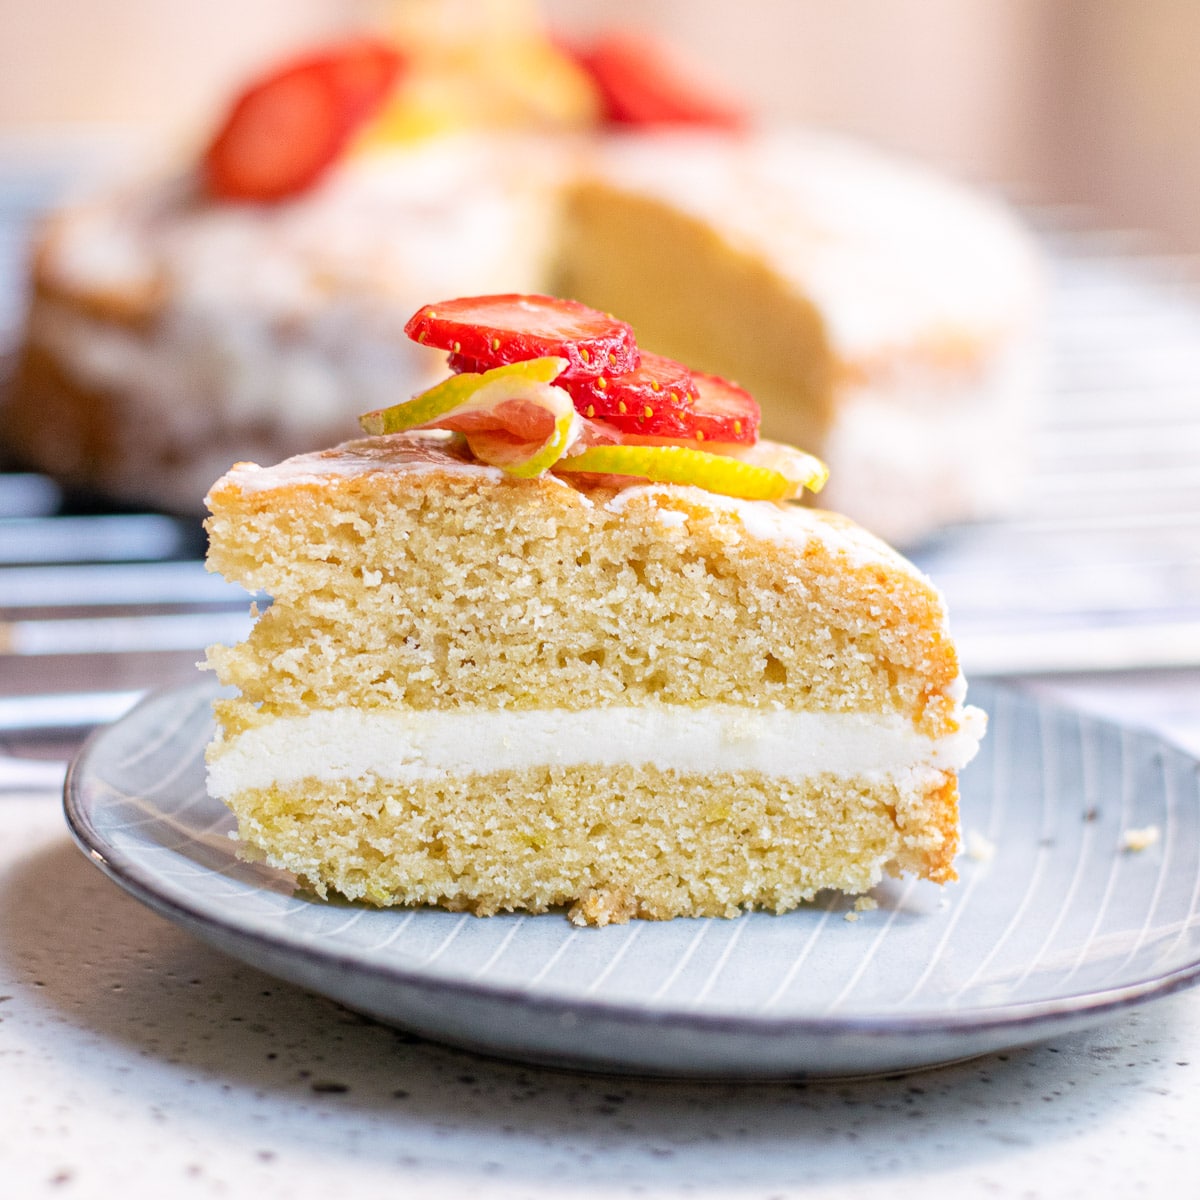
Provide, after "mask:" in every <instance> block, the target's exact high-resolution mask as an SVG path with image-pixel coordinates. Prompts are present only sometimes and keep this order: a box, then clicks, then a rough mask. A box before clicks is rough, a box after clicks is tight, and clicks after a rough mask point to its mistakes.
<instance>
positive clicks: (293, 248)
mask: <svg viewBox="0 0 1200 1200" xmlns="http://www.w3.org/2000/svg"><path fill="white" fill-rule="evenodd" d="M486 11H487V12H488V13H489V14H491V19H492V20H502V23H501V24H500V25H492V26H490V27H489V26H487V25H483V26H480V27H476V28H474V29H470V28H464V27H463V26H462V25H461V24H459V25H457V26H455V30H454V33H453V35H452V36H448V35H447V33H446V31H445V28H444V26H443V25H441V24H438V23H436V22H435V23H433V24H432V25H425V24H416V25H412V26H407V27H404V28H402V29H398V30H396V31H392V32H390V33H389V34H387V35H386V36H385V35H373V36H371V37H363V38H360V39H355V40H353V41H350V42H346V43H342V44H340V45H337V46H331V47H325V48H322V49H319V50H315V51H314V52H313V53H312V54H311V55H309V56H306V57H302V58H300V59H296V60H294V61H291V62H289V63H287V64H284V65H283V66H281V67H279V68H277V69H274V70H271V71H269V72H267V73H265V74H264V76H263V77H262V78H261V79H260V80H257V81H255V82H254V83H253V84H251V85H250V86H249V87H248V88H247V89H246V91H245V93H244V94H243V95H242V96H240V97H238V98H237V99H236V101H235V102H234V103H232V104H231V106H230V108H229V110H228V113H227V115H226V116H225V118H224V119H223V121H222V122H221V123H219V126H218V128H216V129H214V130H213V132H212V136H211V139H210V141H209V142H208V144H207V145H206V146H204V147H202V148H201V149H200V150H198V151H197V153H196V154H195V155H194V156H193V159H192V161H190V162H189V163H187V164H186V165H185V167H184V168H183V169H181V170H178V171H175V172H173V173H168V174H166V175H164V176H160V177H157V178H153V179H147V180H143V181H140V182H135V183H130V184H128V185H127V186H125V187H123V188H120V189H117V190H114V191H112V192H109V193H108V194H105V195H101V196H97V197H95V198H94V199H93V200H91V201H90V202H84V203H82V204H79V205H75V206H72V207H71V208H69V209H66V210H64V211H61V212H58V213H56V214H54V215H53V216H52V217H51V218H50V219H49V220H48V221H47V223H46V226H45V229H44V231H43V233H42V236H41V238H40V240H39V242H38V245H37V248H36V255H35V260H34V268H33V300H32V304H31V308H30V312H29V318H28V322H27V325H26V331H25V337H24V344H23V347H22V350H21V353H20V356H19V363H18V367H17V371H16V376H15V379H14V380H13V381H12V386H11V387H10V388H9V389H8V391H7V399H6V402H5V404H4V406H3V408H2V409H0V447H2V448H3V451H4V452H5V453H6V455H7V456H8V457H9V458H10V460H12V461H17V462H20V463H22V464H25V465H29V466H33V467H35V468H38V469H42V470H44V471H47V472H48V473H50V474H52V475H54V476H56V477H58V478H59V479H61V480H63V481H65V482H66V483H68V484H69V485H71V486H73V487H76V488H80V489H84V490H87V491H93V492H96V493H99V494H101V495H103V496H107V497H110V498H113V499H116V500H119V501H122V502H133V503H139V504H147V505H151V506H156V507H163V508H167V509H173V510H177V511H184V512H187V511H192V510H194V509H195V508H196V507H197V505H198V498H199V497H200V496H201V495H203V493H204V490H205V487H206V486H207V484H208V482H209V481H210V480H211V479H212V478H213V477H214V476H216V475H217V474H220V472H221V471H223V470H224V469H225V468H226V467H227V466H228V465H229V463H231V462H233V461H235V460H237V459H244V458H254V459H260V460H263V461H270V460H274V459H277V458H280V457H283V456H286V455H288V454H292V453H296V452H302V451H305V450H310V449H314V448H316V447H319V446H322V445H327V444H329V443H330V442H332V441H335V440H337V438H338V437H340V436H341V432H340V431H342V430H344V428H345V422H346V420H347V418H348V417H352V416H353V414H355V413H357V412H359V411H362V410H364V409H372V408H378V407H383V406H385V405H387V404H390V403H394V402H395V401H396V400H398V399H402V398H404V397H406V396H408V395H410V394H411V393H412V392H413V391H414V390H416V389H417V388H419V387H421V386H422V385H423V384H424V383H426V382H428V381H429V380H430V379H431V378H433V377H434V376H435V375H436V373H437V372H438V371H439V370H440V369H441V367H442V365H443V363H444V355H442V354H440V353H439V352H436V351H433V350H429V349H426V348H423V347H419V346H413V345H409V344H406V343H405V341H404V339H403V338H402V337H401V336H399V334H400V331H401V328H402V326H403V324H404V321H405V319H406V318H407V316H408V315H409V314H410V313H411V312H412V310H413V309H414V308H415V307H416V305H417V304H419V303H420V302H421V300H422V298H423V297H425V296H428V295H439V294H441V295H449V294H463V293H481V292H526V291H551V292H554V293H556V294H561V295H569V296H574V297H576V298H578V299H580V300H582V301H584V302H586V303H590V304H593V305H595V306H597V307H599V308H602V309H606V310H610V311H619V312H621V313H623V314H625V315H626V316H627V317H628V318H629V319H630V320H631V321H633V322H634V323H635V325H636V326H637V328H638V330H639V334H640V337H641V341H642V343H643V345H644V346H645V347H646V348H648V349H651V350H654V351H657V352H659V353H662V354H666V355H669V356H672V357H675V358H680V359H684V360H686V361H688V362H691V363H694V364H695V365H696V366H697V367H699V368H701V369H703V370H707V371H711V372H714V373H716V374H719V375H722V376H725V377H728V378H733V379H737V380H739V381H740V382H742V383H744V384H745V385H746V386H747V387H749V388H750V389H751V390H752V391H753V392H754V393H755V394H756V395H757V396H758V398H759V401H760V403H761V404H762V407H763V420H764V431H765V432H766V433H767V434H768V435H771V436H775V437H779V438H782V439H784V440H790V441H797V442H800V443H802V444H804V445H806V446H809V447H810V448H812V449H813V450H814V451H815V452H817V453H819V454H821V455H822V456H823V457H824V458H825V459H826V460H827V461H828V462H829V463H830V465H831V467H832V469H833V476H832V478H833V482H832V483H831V485H830V487H831V491H832V500H831V503H832V504H833V505H835V506H836V507H837V508H838V509H839V510H842V511H844V512H847V513H849V514H851V515H852V516H854V517H855V518H856V519H858V520H860V521H862V522H863V523H864V524H865V525H867V526H868V527H869V528H871V529H873V530H875V531H877V532H879V533H880V534H881V535H883V536H885V537H887V538H889V539H890V540H893V541H900V542H912V541H914V540H915V539H917V538H919V537H920V536H922V535H923V534H925V533H927V532H928V531H929V530H931V529H932V528H935V527H936V526H938V525H939V524H942V523H945V522H949V521H955V520H961V519H970V518H974V517H980V516H987V515H989V514H991V513H993V512H995V511H997V510H998V509H1000V508H1002V507H1003V505H1004V503H1005V502H1006V499H1007V497H1009V496H1011V495H1012V493H1013V488H1012V480H1013V478H1014V475H1016V474H1018V473H1019V470H1020V464H1021V462H1022V460H1023V457H1024V450H1025V428H1026V408H1027V404H1028V401H1029V399H1030V395H1031V391H1032V388H1033V386H1034V373H1035V366H1036V363H1035V355H1034V353H1033V345H1034V341H1035V339H1034V336H1033V335H1034V330H1033V323H1034V320H1035V317H1036V309H1037V292H1038V283H1037V269H1036V261H1035V256H1034V254H1033V251H1032V249H1031V245H1030V243H1029V241H1028V239H1027V238H1026V236H1025V234H1024V233H1023V231H1022V230H1021V228H1020V227H1019V226H1018V225H1017V223H1016V222H1014V220H1013V219H1012V218H1011V216H1010V215H1009V214H1008V213H1007V212H1006V211H1005V210H1004V209H1003V208H1002V207H1001V206H999V205H997V204H995V203H993V202H991V201H989V200H988V199H986V198H984V197H983V196H981V195H979V194H976V193H974V192H972V191H970V190H968V189H965V188H963V187H960V186H957V185H955V184H953V183H951V182H949V181H947V180H944V179H941V178H940V177H937V176H936V175H934V174H932V173H930V172H928V171H926V170H923V169H921V168H919V167H917V166H915V165H913V164H910V163H905V162H901V161H897V160H895V159H893V158H891V157H888V156H885V155H883V154H881V153H878V152H876V151H873V150H871V149H869V148H867V147H865V146H863V145H859V144H857V143H853V142H850V141H848V140H844V139H840V138H836V137H832V136H826V135H821V134H816V133H807V132H799V131H785V130H773V129H763V128H760V127H758V126H757V125H756V124H755V122H754V121H752V120H751V119H750V118H749V117H748V116H747V115H746V114H745V113H743V112H741V111H740V110H739V109H738V108H737V106H736V104H733V103H731V102H729V101H728V100H726V99H724V98H722V97H719V96H715V95H713V94H711V92H710V90H709V89H708V88H707V86H699V85H696V84H694V83H693V82H692V80H691V78H690V77H689V76H688V75H687V74H686V72H682V71H679V70H676V69H675V68H674V67H673V66H672V65H671V60H670V58H669V56H665V55H664V52H663V51H661V49H660V48H658V47H655V46H653V45H652V44H650V43H648V42H646V41H645V40H639V39H637V38H633V37H630V36H628V35H620V34H614V35H612V36H609V37H606V38H601V39H599V40H597V41H596V42H595V43H594V44H592V45H589V46H587V47H584V48H581V49H575V50H567V49H564V48H563V47H562V46H561V45H560V44H559V43H557V42H555V41H553V40H551V39H549V38H547V37H546V36H544V35H543V33H542V31H541V30H540V29H539V28H538V27H537V26H536V24H533V23H531V22H530V21H529V20H528V19H522V17H521V15H520V14H521V11H522V6H509V5H502V6H499V7H497V6H495V5H492V6H488V7H487V10H486ZM498 11H502V12H503V16H502V18H500V17H497V16H496V14H497V12H498Z"/></svg>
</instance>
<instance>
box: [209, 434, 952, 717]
mask: <svg viewBox="0 0 1200 1200" xmlns="http://www.w3.org/2000/svg"><path fill="white" fill-rule="evenodd" d="M399 444H403V442H401V443H399ZM633 494H634V498H633V499H630V498H629V497H628V496H625V495H622V496H621V502H619V503H613V502H612V501H613V500H614V497H616V496H617V495H618V493H615V492H614V491H613V490H612V489H593V490H591V491H581V490H578V489H576V488H573V487H568V486H566V485H564V484H562V483H560V482H558V481H557V480H554V479H540V480H535V481H527V480H521V481H515V480H506V479H501V480H494V481H492V480H489V481H488V482H487V483H486V485H485V484H482V483H481V481H480V479H479V478H478V477H476V476H473V475H471V474H468V473H465V472H458V473H455V472H452V471H447V473H446V474H444V475H438V476H437V477H436V479H431V480H427V481H425V485H423V486H414V480H413V478H412V476H411V474H410V473H406V472H401V471H388V470H386V469H381V470H378V471H373V472H368V473H366V474H362V475H349V476H347V477H343V478H338V479H336V480H333V481H323V482H322V483H320V484H317V483H312V484H308V483H304V482H297V483H295V484H293V485H291V486H288V487H276V488H270V489H264V490H261V491H250V490H244V489H242V488H240V487H238V486H236V485H227V486H225V487H223V488H219V489H217V490H215V491H214V493H213V494H212V496H211V497H210V504H211V505H212V508H213V516H212V517H211V518H210V519H209V522H208V526H207V527H208V531H209V536H210V541H211V550H210V554H209V565H210V568H211V569H214V570H218V571H220V572H221V573H222V574H223V575H225V576H226V577H227V578H229V579H232V580H235V581H238V582H241V583H243V584H244V585H245V586H247V587H248V588H251V589H254V590H259V589H261V590H263V591H265V592H267V593H269V594H270V595H272V596H273V597H274V603H273V604H272V605H271V607H270V608H269V609H268V610H267V611H266V612H265V613H264V614H263V616H262V617H261V618H260V620H259V621H258V623H257V624H256V625H255V627H254V629H253V631H252V633H251V635H250V637H249V638H248V639H247V641H246V642H244V643H242V644H241V645H239V646H237V647H232V648H230V647H215V648H214V649H212V650H211V651H210V653H209V659H208V662H209V665H210V666H211V667H212V668H213V669H214V670H215V671H216V673H217V675H218V676H219V678H220V680H221V682H222V683H224V684H231V685H233V686H235V687H236V688H237V689H238V690H239V692H240V697H239V698H238V699H235V700H230V701H226V702H222V703H221V705H220V706H219V709H218V711H219V715H220V718H221V720H222V722H223V723H224V724H225V725H226V727H227V730H228V731H229V732H231V733H232V732H236V731H237V730H238V729H239V728H246V727H248V726H250V725H253V724H255V723H258V722H261V721H264V720H267V719H270V718H272V717H275V716H289V715H301V714H303V713H306V712H307V711H309V709H310V708H313V707H319V708H335V707H342V706H346V705H350V706H354V707H359V708H368V709H369V708H372V707H378V706H387V707H392V706H406V707H411V708H416V709H431V708H448V707H455V706H458V705H464V704H483V705H486V706H488V707H508V706H513V707H527V708H542V707H560V708H567V709H579V710H582V709H587V708H592V707H595V706H599V705H604V704H613V703H620V704H637V703H641V702H644V701H650V700H653V701H658V702H662V703H668V704H703V703H707V702H713V701H720V702H723V703H735V704H736V703H741V704H746V705H748V706H752V707H757V706H769V705H775V704H780V705H783V706H785V707H788V708H810V709H818V710H825V711H865V712H874V713H884V712H904V713H911V714H913V717H914V724H915V726H916V728H917V729H918V730H919V731H921V732H923V733H928V734H930V735H931V736H940V735H941V734H943V733H946V732H948V731H949V730H950V729H952V728H953V726H952V724H951V723H950V722H951V719H952V713H953V711H954V708H955V702H954V700H953V699H952V698H951V695H950V692H951V690H952V686H953V683H954V681H955V679H956V678H957V675H958V662H957V658H956V656H955V652H954V648H953V644H952V643H951V641H950V639H949V638H948V637H947V635H946V632H945V621H944V613H943V608H942V601H941V598H940V597H939V595H938V594H937V592H936V590H935V589H934V588H933V587H932V586H931V585H929V584H928V583H926V582H925V581H924V580H922V579H921V578H920V577H919V576H917V575H916V573H915V572H914V571H913V570H912V569H911V568H909V567H907V566H906V564H903V562H902V560H900V559H898V558H894V560H893V557H892V556H890V552H888V551H886V548H885V547H883V546H882V544H880V545H879V547H878V554H876V553H874V552H863V551H862V549H861V547H859V546H858V545H857V544H856V543H855V542H853V540H851V539H850V538H848V537H846V536H843V535H842V533H841V532H840V529H841V526H840V524H839V520H838V519H837V518H834V517H824V516H821V515H820V514H816V513H813V512H805V511H802V510H799V509H795V508H792V509H790V510H782V509H776V506H773V505H767V506H766V508H768V509H771V510H772V512H773V514H775V515H778V516H779V521H780V522H781V523H782V527H783V528H785V529H789V531H790V539H791V540H790V541H789V543H788V544H784V543H782V542H781V541H779V540H771V539H764V538H762V537H759V536H755V535H754V534H753V533H752V532H751V530H750V529H749V528H748V526H747V524H746V523H745V521H744V520H743V518H742V516H741V515H739V512H738V510H737V509H736V508H734V507H732V506H730V507H722V506H719V505H713V504H710V503H708V502H706V501H705V499H704V498H703V497H700V498H697V496H698V495H699V494H697V493H694V492H693V491H692V490H691V489H683V488H680V489H673V490H666V489H663V490H659V491H656V490H654V489H634V493H633ZM664 512H667V513H671V514H679V513H682V514H683V515H684V517H685V518H686V519H685V521H683V522H682V523H680V522H678V521H675V520H663V519H662V514H663V513H664ZM897 564H899V565H897Z"/></svg>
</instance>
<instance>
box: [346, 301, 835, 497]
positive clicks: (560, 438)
mask: <svg viewBox="0 0 1200 1200" xmlns="http://www.w3.org/2000/svg"><path fill="white" fill-rule="evenodd" d="M408 333H409V335H410V336H412V337H414V338H416V339H417V340H418V341H421V342H424V343H425V344H426V345H431V346H438V347H441V348H442V349H443V350H449V351H450V364H449V365H450V366H451V368H452V370H453V371H454V372H456V373H455V374H452V375H451V376H450V377H449V378H448V379H444V380H443V381H442V382H441V383H438V384H435V385H434V386H433V387H431V388H429V389H427V390H426V391H424V392H421V393H420V394H419V395H416V396H413V397H412V398H411V399H409V400H402V401H401V402H400V403H398V404H392V405H389V406H388V407H387V408H381V409H376V410H374V411H373V412H368V413H363V414H361V415H360V416H359V424H360V425H361V426H362V428H363V429H364V430H365V431H366V432H367V433H369V434H371V435H373V436H386V435H389V434H399V433H407V432H409V431H411V430H421V429H440V430H443V431H451V432H453V433H454V434H455V435H456V436H458V437H460V438H461V439H463V441H464V442H465V444H466V446H467V448H468V449H469V451H470V452H471V454H472V455H474V457H475V458H476V459H477V460H478V461H479V462H481V463H485V464H487V465H488V466H490V467H494V468H498V469H500V470H501V471H503V472H505V473H506V474H508V475H510V476H513V477H515V478H520V479H532V478H534V477H537V476H540V475H542V474H544V473H545V472H547V471H551V472H553V473H554V474H556V475H558V476H566V477H567V478H568V479H572V480H577V481H578V480H581V479H585V478H590V479H592V480H593V481H597V482H603V483H604V484H605V485H606V486H617V487H620V486H624V481H627V480H630V479H641V480H646V481H649V482H650V483H655V484H668V485H671V484H683V485H690V486H693V487H699V488H702V489H704V490H706V491H710V492H715V493H719V494H722V495H726V496H733V497H736V498H740V499H745V500H775V501H778V500H791V499H795V498H796V497H797V496H799V495H800V493H801V491H802V490H803V489H805V488H807V489H808V490H810V491H814V492H815V491H819V490H820V488H821V486H822V485H823V484H824V482H825V479H826V476H827V475H828V472H827V471H826V469H825V465H824V464H823V463H822V462H820V461H819V460H818V459H816V458H814V457H813V456H812V455H811V454H806V453H805V452H804V451H803V450H798V449H796V448H795V447H792V446H781V445H777V444H775V443H772V442H761V443H757V437H758V419H759V413H758V405H757V404H755V402H754V400H753V399H752V398H751V397H750V395H749V394H748V393H747V392H745V391H743V390H742V389H741V388H740V387H738V386H737V385H736V384H733V383H729V382H728V381H727V380H724V379H718V378H717V377H716V376H715V375H703V374H701V373H699V372H696V371H690V370H689V369H688V368H687V367H685V366H683V365H682V364H681V363H677V362H674V361H672V360H671V359H669V358H663V357H662V356H661V355H655V354H646V353H640V352H639V351H638V348H637V345H636V343H635V342H634V340H633V333H632V330H631V329H630V328H629V326H628V325H626V324H625V322H624V321H618V320H617V319H616V318H615V317H613V316H611V315H609V314H608V313H602V312H598V311H597V310H596V309H594V308H588V307H587V306H586V305H583V304H580V303H578V302H577V301H575V300H559V299H556V298H554V297H553V296H523V295H500V296H468V297H463V298H462V299H458V300H448V301H445V302H444V303H441V304H429V305H426V306H425V307H424V308H422V309H421V310H420V311H419V312H418V313H417V314H416V315H415V316H414V317H413V318H412V320H411V321H409V323H408ZM756 443H757V444H756Z"/></svg>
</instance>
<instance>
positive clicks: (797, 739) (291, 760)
mask: <svg viewBox="0 0 1200 1200" xmlns="http://www.w3.org/2000/svg"><path fill="white" fill-rule="evenodd" d="M985 722H986V718H985V717H984V715H983V713H981V712H980V711H979V710H978V709H975V708H966V709H963V710H962V713H961V723H960V726H959V729H958V730H957V732H955V733H953V734H950V735H948V736H946V737H943V738H939V739H932V738H929V737H925V736H923V735H921V734H919V733H917V732H915V731H914V729H913V728H912V725H911V723H910V722H908V721H907V720H906V719H905V718H903V717H901V716H897V715H890V714H889V715H883V714H872V713H828V712H794V711H786V710H782V709H751V708H745V707H739V706H735V705H719V704H716V705H706V706H701V707H686V706H682V705H645V706H640V707H604V708H597V709H589V710H588V711H587V712H586V713H579V712H571V711H567V710H564V709H533V710H519V709H517V710H514V709H491V710H488V709H474V708H466V709H451V710H428V711H416V710H412V709H402V710H401V709H393V710H376V709H371V710H361V709H350V708H346V709H333V710H316V711H314V712H312V713H309V714H307V715H306V716H303V717H280V718H276V719H275V720H273V721H271V722H269V723H267V724H265V725H261V726H257V727H255V728H252V729H248V730H246V731H245V732H243V733H240V734H238V735H236V736H235V737H233V738H231V739H228V740H219V741H218V742H217V743H216V744H215V745H214V747H213V750H212V752H211V754H210V761H209V784H208V786H209V791H210V792H211V794H212V795H213V796H215V797H217V798H219V799H227V798H228V797H230V796H233V795H234V794H236V793H237V792H239V791H242V790H245V789H258V788H268V787H271V786H285V787H286V786H289V785H294V784H297V783H300V782H301V781H302V780H305V779H317V780H320V781H322V782H333V781H338V780H349V779H360V778H369V777H372V776H375V777H378V778H380V779H387V780H394V781H396V782H401V783H412V782H417V781H421V780H436V779H438V778H440V777H445V776H448V775H463V774H483V773H486V772H489V771H520V770H526V769H531V768H536V767H541V766H552V767H574V766H595V767H605V766H623V765H627V764H628V765H635V766H636V765H653V766H655V767H658V768H660V769H662V770H666V771H679V772H683V773H701V774H713V773H725V772H732V771H754V772H761V773H764V774H766V775H769V776H772V777H776V778H781V779H788V780H794V781H802V780H804V779H807V778H810V777H812V776H815V775H822V774H832V775H835V776H839V777H851V776H853V777H865V778H866V779H868V780H870V781H872V782H883V781H885V780H905V781H910V780H914V779H917V778H921V779H924V778H926V777H928V776H930V775H932V774H933V773H935V772H940V771H953V770H959V769H961V768H962V767H964V766H965V765H966V764H967V763H968V762H970V760H971V759H972V758H973V757H974V755H975V752H976V750H977V749H978V745H979V739H980V737H981V736H982V734H983V730H984V725H985Z"/></svg>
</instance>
